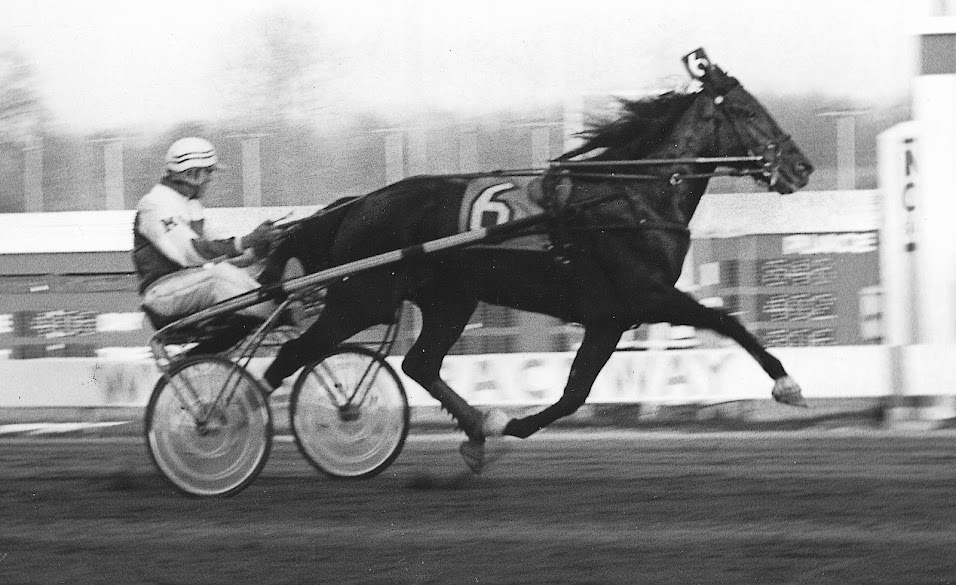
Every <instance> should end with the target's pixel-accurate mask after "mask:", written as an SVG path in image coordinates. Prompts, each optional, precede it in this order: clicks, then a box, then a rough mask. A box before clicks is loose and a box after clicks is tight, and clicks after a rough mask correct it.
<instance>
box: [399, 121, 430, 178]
mask: <svg viewBox="0 0 956 585" xmlns="http://www.w3.org/2000/svg"><path fill="white" fill-rule="evenodd" d="M405 136H406V139H407V140H406V142H405V162H406V165H407V166H406V172H407V173H408V175H409V176H411V175H424V174H426V173H427V172H428V132H427V130H426V129H425V128H409V129H408V131H407V132H406V134H405Z"/></svg>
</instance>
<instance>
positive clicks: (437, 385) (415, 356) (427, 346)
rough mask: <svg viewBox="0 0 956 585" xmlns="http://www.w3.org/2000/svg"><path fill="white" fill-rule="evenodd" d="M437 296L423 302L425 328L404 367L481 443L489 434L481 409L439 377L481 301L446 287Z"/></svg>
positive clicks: (420, 305)
mask: <svg viewBox="0 0 956 585" xmlns="http://www.w3.org/2000/svg"><path fill="white" fill-rule="evenodd" d="M436 296H437V297H440V298H436V299H432V300H430V301H428V302H421V301H420V302H419V308H420V309H421V311H422V331H421V333H420V334H419V336H418V339H416V340H415V344H414V345H412V347H411V348H410V349H409V350H408V353H406V354H405V359H404V360H403V361H402V371H404V372H405V373H406V374H408V376H409V377H410V378H411V379H413V380H415V381H416V382H418V384H420V385H421V387H422V388H424V389H425V390H427V391H428V393H429V394H431V395H432V396H433V397H434V398H435V399H436V400H438V402H439V403H440V404H441V405H442V407H443V408H444V409H445V410H447V411H448V413H449V414H451V415H452V417H454V419H455V421H456V422H457V423H458V426H459V428H461V430H462V431H464V433H465V434H466V435H468V438H469V439H470V440H472V441H475V442H478V443H481V442H483V441H484V438H485V437H484V432H483V431H482V428H481V424H482V414H481V412H479V411H478V409H476V408H475V407H473V406H471V405H470V404H468V402H467V401H465V399H464V398H462V397H461V396H460V395H459V394H458V393H457V392H455V391H454V390H452V388H451V387H450V386H449V385H448V384H446V383H445V382H444V380H442V379H441V378H440V377H439V374H440V373H441V364H442V361H443V360H444V359H445V355H447V354H448V352H449V350H451V347H452V346H453V345H454V344H455V342H456V341H458V338H459V337H461V333H462V331H464V329H465V325H467V324H468V319H469V318H471V314H472V313H474V311H475V308H476V307H477V305H478V301H477V300H475V299H474V298H471V297H467V296H464V295H455V294H452V293H448V291H446V290H444V289H443V290H442V293H441V294H440V295H436Z"/></svg>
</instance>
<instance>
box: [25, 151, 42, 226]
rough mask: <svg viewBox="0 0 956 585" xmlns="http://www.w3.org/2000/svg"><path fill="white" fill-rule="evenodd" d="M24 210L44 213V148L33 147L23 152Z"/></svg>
mask: <svg viewBox="0 0 956 585" xmlns="http://www.w3.org/2000/svg"><path fill="white" fill-rule="evenodd" d="M23 208H24V209H23V210H24V211H26V212H28V213H35V212H40V211H43V147H42V146H40V145H36V146H32V147H29V148H27V149H25V150H24V151H23Z"/></svg>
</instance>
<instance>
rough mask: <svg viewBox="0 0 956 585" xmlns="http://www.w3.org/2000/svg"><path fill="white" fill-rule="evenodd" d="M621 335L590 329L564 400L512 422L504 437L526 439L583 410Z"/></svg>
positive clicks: (607, 328) (609, 327)
mask: <svg viewBox="0 0 956 585" xmlns="http://www.w3.org/2000/svg"><path fill="white" fill-rule="evenodd" d="M622 333H624V329H622V328H621V327H618V326H617V325H613V324H602V325H600V326H597V325H591V326H589V327H587V328H586V329H585V330H584V340H583V341H582V342H581V347H580V348H579V349H578V353H577V355H575V356H574V362H573V363H572V364H571V374H570V376H568V382H567V384H566V385H565V387H564V393H563V394H562V395H561V398H560V399H559V400H558V401H557V402H555V403H554V404H552V405H551V406H549V407H547V408H545V409H544V410H542V411H541V412H538V413H536V414H532V415H531V416H526V417H524V418H514V419H511V421H509V422H508V423H507V424H506V425H505V426H504V429H503V430H502V434H504V435H511V436H513V437H519V438H522V439H525V438H527V437H529V436H531V435H532V434H534V433H536V432H538V431H540V430H541V429H543V428H544V427H546V426H548V425H550V424H551V423H553V422H554V421H556V420H558V419H559V418H561V417H564V416H568V415H569V414H571V413H573V412H574V411H576V410H577V409H579V408H581V405H583V404H584V401H585V400H587V397H588V394H590V393H591V386H593V385H594V380H595V379H597V376H598V374H599V373H600V372H601V369H603V368H604V364H606V363H607V360H608V359H610V357H611V354H613V353H614V348H615V347H616V346H617V342H618V341H619V340H620V339H621V334H622Z"/></svg>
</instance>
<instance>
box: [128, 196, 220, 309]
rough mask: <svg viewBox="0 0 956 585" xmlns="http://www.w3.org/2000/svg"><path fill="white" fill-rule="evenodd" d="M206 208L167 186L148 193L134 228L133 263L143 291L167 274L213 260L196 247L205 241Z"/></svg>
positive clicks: (140, 203) (141, 202)
mask: <svg viewBox="0 0 956 585" xmlns="http://www.w3.org/2000/svg"><path fill="white" fill-rule="evenodd" d="M203 213H204V210H203V207H202V204H201V203H200V202H199V201H198V200H196V199H188V198H186V197H184V196H183V195H180V194H179V193H177V192H176V191H175V190H173V189H171V188H170V187H167V186H166V185H163V184H158V185H156V186H155V187H153V189H152V190H151V191H150V192H149V193H147V194H146V195H145V196H144V197H143V198H142V199H141V200H140V202H139V205H138V206H137V208H136V221H135V224H134V227H133V264H134V265H135V266H136V272H137V274H138V275H139V278H140V292H141V293H142V292H143V291H145V290H146V289H147V288H148V287H149V285H151V284H152V283H154V282H155V281H156V280H158V279H159V278H162V277H163V276H166V275H167V274H170V273H173V272H176V271H178V270H181V269H183V268H186V267H190V266H202V265H203V264H205V263H206V262H209V259H208V258H206V257H204V256H203V255H202V254H201V253H200V252H199V251H198V250H197V249H196V246H195V245H194V240H202V239H204V230H203V224H204V221H203Z"/></svg>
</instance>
